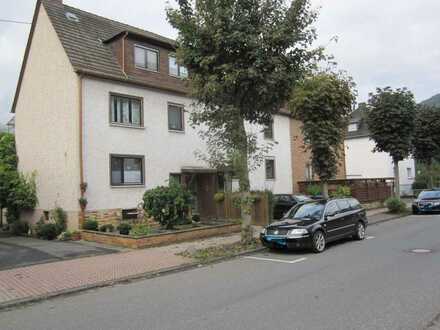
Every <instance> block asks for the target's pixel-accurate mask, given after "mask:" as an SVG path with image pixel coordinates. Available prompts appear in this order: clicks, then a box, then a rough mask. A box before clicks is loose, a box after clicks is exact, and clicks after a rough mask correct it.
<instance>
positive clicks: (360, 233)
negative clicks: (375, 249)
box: [354, 221, 366, 241]
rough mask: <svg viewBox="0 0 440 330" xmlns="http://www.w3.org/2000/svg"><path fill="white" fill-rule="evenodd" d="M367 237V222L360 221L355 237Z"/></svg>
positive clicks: (362, 238) (359, 239)
mask: <svg viewBox="0 0 440 330" xmlns="http://www.w3.org/2000/svg"><path fill="white" fill-rule="evenodd" d="M365 237H366V228H365V224H364V223H363V222H362V221H359V222H358V223H357V225H356V233H355V234H354V238H355V239H356V240H358V241H362V240H364V239H365Z"/></svg>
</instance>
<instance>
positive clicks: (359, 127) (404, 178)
mask: <svg viewBox="0 0 440 330" xmlns="http://www.w3.org/2000/svg"><path fill="white" fill-rule="evenodd" d="M365 116H366V114H365V110H363V109H362V108H360V109H357V110H355V111H354V112H353V113H352V115H351V120H350V124H349V126H348V132H347V136H346V139H345V164H346V173H347V179H361V178H364V179H369V178H392V177H394V174H393V161H392V159H391V157H390V156H389V155H388V154H387V153H384V152H373V149H374V147H375V143H374V141H373V140H371V139H370V132H369V131H368V126H367V123H366V120H365ZM399 175H400V190H401V194H402V195H411V194H412V184H413V183H414V179H415V175H416V171H415V161H414V159H413V158H408V159H405V160H403V161H401V162H400V163H399Z"/></svg>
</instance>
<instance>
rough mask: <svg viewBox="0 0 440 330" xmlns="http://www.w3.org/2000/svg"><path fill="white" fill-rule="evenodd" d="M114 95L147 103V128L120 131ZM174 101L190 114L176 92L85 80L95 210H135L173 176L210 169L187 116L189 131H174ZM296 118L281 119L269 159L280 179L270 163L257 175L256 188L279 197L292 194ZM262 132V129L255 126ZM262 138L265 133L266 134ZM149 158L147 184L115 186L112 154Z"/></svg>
mask: <svg viewBox="0 0 440 330" xmlns="http://www.w3.org/2000/svg"><path fill="white" fill-rule="evenodd" d="M110 93H118V94H124V95H130V96H134V97H140V98H142V99H143V115H144V127H143V128H130V127H117V126H114V125H111V124H110V120H109V109H110V104H109V102H110V101H109V100H110ZM168 103H176V104H182V105H184V106H185V110H186V111H190V109H191V104H192V100H191V99H189V98H187V97H184V96H178V95H175V94H171V93H166V92H161V91H158V90H149V89H146V88H141V87H136V86H134V85H128V84H119V83H116V82H110V81H104V80H98V79H92V78H84V79H83V132H84V137H83V153H84V175H85V181H86V182H87V185H88V187H87V199H88V206H87V208H88V209H89V210H102V209H115V208H122V209H124V208H133V207H136V206H137V203H139V202H140V201H141V197H142V194H143V193H144V191H145V190H146V189H149V188H153V187H156V186H159V185H167V184H168V180H169V175H170V173H180V172H181V169H182V168H183V167H195V166H197V167H205V168H207V167H208V166H207V164H204V163H203V162H202V161H201V160H199V159H198V158H197V157H196V155H195V151H196V150H200V151H203V150H205V146H204V143H203V141H202V140H201V139H200V137H199V135H198V133H197V131H196V130H195V129H193V128H192V127H191V125H190V123H189V113H187V112H186V113H185V116H184V117H185V118H184V119H185V125H184V126H185V130H184V132H174V131H169V130H168V111H167V105H168ZM289 121H290V118H289V117H286V116H275V118H274V140H275V141H277V142H279V143H278V144H276V145H275V146H274V148H273V149H272V151H271V152H270V153H269V155H268V157H269V158H273V159H275V167H276V168H275V176H276V177H275V179H274V180H266V178H265V167H264V164H263V165H262V166H261V167H260V168H259V169H257V170H256V171H254V172H252V173H251V176H250V180H251V189H253V190H264V189H271V190H273V192H274V193H289V192H292V175H291V150H290V131H289V129H290V126H289ZM252 129H253V130H259V132H260V131H261V128H257V127H253V128H252ZM260 135H261V139H263V134H262V133H260ZM111 154H121V155H136V156H144V157H145V166H144V173H145V174H144V176H145V186H141V187H139V186H134V187H130V186H122V187H113V186H112V185H111V182H110V155H111Z"/></svg>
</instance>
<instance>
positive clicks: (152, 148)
mask: <svg viewBox="0 0 440 330" xmlns="http://www.w3.org/2000/svg"><path fill="white" fill-rule="evenodd" d="M174 52H175V43H174V41H173V40H171V39H168V38H165V37H162V36H159V35H157V34H154V33H151V32H147V31H144V30H141V29H138V28H135V27H132V26H129V25H126V24H123V23H119V22H116V21H113V20H109V19H106V18H103V17H100V16H97V15H94V14H91V13H88V12H85V11H82V10H79V9H76V8H72V7H70V6H67V5H65V4H63V2H62V0H39V1H37V6H36V9H35V14H34V18H33V22H32V27H31V32H30V36H29V40H28V45H27V48H26V52H25V57H24V61H23V65H22V70H21V73H20V78H19V83H18V86H17V91H16V95H15V99H14V104H13V109H12V112H14V113H15V114H16V141H17V152H18V155H19V159H20V164H19V168H20V170H21V171H23V172H25V173H29V172H32V171H35V172H36V173H37V188H38V197H39V206H38V208H37V210H36V211H35V212H33V214H32V215H31V217H32V220H33V221H35V220H37V219H39V217H40V216H41V215H42V214H45V211H47V210H50V209H53V208H54V207H55V206H60V207H63V208H64V209H65V210H66V211H67V212H68V217H69V221H68V223H69V227H70V228H77V227H78V224H79V215H80V206H79V203H78V199H79V198H80V196H84V197H85V198H87V201H88V205H87V209H86V210H87V213H91V214H96V215H97V216H98V218H99V219H100V220H103V221H104V220H105V221H112V220H115V219H119V218H121V217H129V216H130V214H131V213H132V212H131V210H133V209H134V208H136V207H137V205H138V203H139V202H140V201H141V197H142V194H143V192H144V191H145V190H146V189H149V188H153V187H156V186H158V185H166V184H168V182H169V180H179V181H181V182H184V183H185V184H186V185H187V186H188V187H190V189H191V190H192V191H193V193H194V195H195V196H197V198H196V202H195V205H194V208H195V209H196V210H198V212H200V215H201V216H203V217H210V216H212V214H213V212H214V211H215V204H214V201H213V195H214V193H215V192H217V191H218V190H221V189H225V188H226V187H227V186H229V187H230V186H231V185H229V184H227V183H228V180H226V181H225V178H226V179H227V173H222V172H219V171H217V170H215V169H212V168H209V166H207V164H205V163H204V162H202V161H201V160H200V159H198V158H197V157H196V156H195V151H196V150H200V151H202V152H203V151H204V150H205V145H204V143H203V141H202V140H201V139H200V137H199V135H198V132H197V129H196V128H193V127H192V126H191V125H190V123H189V118H188V117H189V113H188V112H190V111H191V109H192V103H193V100H192V99H191V98H189V96H188V94H187V92H188V90H187V87H186V85H185V82H184V80H183V79H181V78H184V77H186V75H187V72H186V69H185V68H184V67H182V66H179V65H178V64H177V63H176V61H175V57H174ZM248 129H249V130H253V131H254V132H257V133H258V134H259V139H261V141H263V140H264V139H268V140H274V141H276V142H278V143H276V144H275V145H274V148H273V149H272V150H271V152H270V153H269V154H268V155H267V158H266V160H265V164H264V165H263V166H261V168H259V169H257V170H256V171H253V172H252V173H251V176H250V179H251V188H252V189H254V190H264V189H270V190H272V191H273V192H274V193H292V192H293V191H296V190H297V187H296V184H294V181H295V180H296V181H300V179H301V180H302V179H303V176H302V175H298V176H297V174H296V173H295V171H299V172H302V173H305V169H306V163H307V162H306V161H305V157H303V156H304V155H302V151H301V150H296V148H297V144H295V143H293V144H292V143H291V141H292V134H299V128H298V125H297V124H296V122H295V121H293V120H292V119H291V117H290V116H289V114H288V113H285V112H283V111H280V113H279V114H278V115H275V116H274V122H273V125H272V127H270V129H265V130H263V128H262V127H257V126H255V125H253V126H250V127H249V128H248ZM263 131H264V133H263ZM297 157H298V158H297ZM292 162H293V163H294V164H295V165H294V166H293V165H292ZM301 168H302V169H301ZM292 170H293V172H294V174H293V176H292ZM296 176H297V177H296ZM85 183H86V184H87V189H81V188H84V187H85ZM232 186H233V184H232ZM84 190H85V191H84Z"/></svg>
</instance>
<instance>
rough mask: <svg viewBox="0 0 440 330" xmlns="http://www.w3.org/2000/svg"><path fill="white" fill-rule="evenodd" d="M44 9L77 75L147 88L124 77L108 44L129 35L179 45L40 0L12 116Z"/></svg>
mask: <svg viewBox="0 0 440 330" xmlns="http://www.w3.org/2000/svg"><path fill="white" fill-rule="evenodd" d="M41 6H44V8H45V10H46V12H47V14H48V16H49V19H50V21H51V23H52V25H53V27H54V29H55V31H56V33H57V35H58V38H59V39H60V41H61V44H62V46H63V48H64V50H65V51H66V54H67V56H68V58H69V60H70V63H71V64H72V66H73V69H74V70H75V71H76V72H77V73H82V74H89V75H96V76H99V77H103V78H109V79H117V80H122V81H128V82H134V83H139V84H144V83H143V82H142V81H138V80H137V79H136V78H135V77H130V76H127V75H125V74H124V72H123V70H122V67H121V66H120V65H119V63H118V61H117V59H116V57H115V55H114V54H113V51H112V49H111V46H110V45H109V44H108V42H109V41H111V40H114V39H117V38H118V37H119V36H122V35H124V34H128V35H133V36H135V37H137V38H143V39H146V40H148V41H150V42H151V43H156V44H158V45H160V46H162V47H166V48H170V49H174V48H175V41H174V40H172V39H169V38H166V37H163V36H160V35H158V34H155V33H152V32H149V31H145V30H142V29H139V28H136V27H134V26H131V25H128V24H124V23H120V22H116V21H114V20H111V19H108V18H105V17H102V16H98V15H95V14H92V13H89V12H86V11H83V10H80V9H77V8H74V7H71V6H68V5H65V4H63V3H62V1H61V0H58V1H55V0H38V1H37V5H36V8H35V13H34V18H33V21H32V27H31V31H30V34H29V39H28V44H27V46H26V51H25V56H24V59H23V64H22V69H21V72H20V78H19V81H18V85H17V90H16V93H15V99H14V103H13V105H12V110H11V112H15V106H16V103H17V99H18V96H19V93H20V88H21V81H22V79H23V75H24V71H25V67H26V62H27V58H28V55H29V51H30V47H31V44H32V37H33V33H34V30H35V25H36V24H37V17H38V13H39V10H40V7H41ZM67 13H71V14H74V16H76V17H77V18H78V21H75V20H72V19H68V18H67V17H66V14H67ZM152 87H154V86H152Z"/></svg>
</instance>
